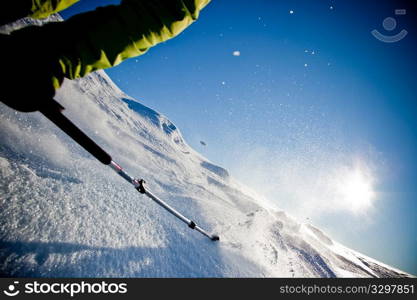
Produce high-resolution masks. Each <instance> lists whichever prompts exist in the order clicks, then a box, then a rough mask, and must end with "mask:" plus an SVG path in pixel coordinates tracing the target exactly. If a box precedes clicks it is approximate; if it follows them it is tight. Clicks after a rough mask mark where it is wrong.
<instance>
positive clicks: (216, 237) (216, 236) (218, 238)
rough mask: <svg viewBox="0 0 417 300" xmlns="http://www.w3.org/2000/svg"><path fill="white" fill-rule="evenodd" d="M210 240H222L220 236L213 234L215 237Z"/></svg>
mask: <svg viewBox="0 0 417 300" xmlns="http://www.w3.org/2000/svg"><path fill="white" fill-rule="evenodd" d="M210 239H211V240H212V241H219V240H220V237H219V236H218V235H215V234H213V235H212V236H211V237H210Z"/></svg>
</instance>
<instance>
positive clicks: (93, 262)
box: [0, 71, 411, 277]
mask: <svg viewBox="0 0 417 300" xmlns="http://www.w3.org/2000/svg"><path fill="white" fill-rule="evenodd" d="M56 99H57V101H59V102H60V103H61V104H62V105H63V106H64V107H65V108H66V109H65V111H64V113H65V115H67V116H68V117H69V118H70V119H71V120H73V121H74V123H76V124H77V125H78V126H79V127H80V128H81V129H83V130H84V131H85V132H86V133H87V134H88V135H90V136H91V137H92V138H93V139H94V140H95V141H97V143H98V144H99V145H101V146H102V147H103V148H104V149H106V150H107V151H108V153H110V154H111V155H112V157H113V159H114V160H115V161H116V162H118V163H119V164H120V165H121V166H123V167H124V169H125V170H126V171H127V172H128V173H129V174H131V175H133V176H137V177H138V178H144V179H145V180H146V182H147V184H148V187H149V188H150V189H151V190H152V192H153V193H154V194H155V195H157V196H158V197H160V198H161V199H163V200H164V201H166V202H167V203H168V204H169V205H171V206H173V207H174V208H175V209H177V210H178V211H179V212H181V213H183V214H184V215H185V216H187V217H189V218H191V219H193V220H194V221H195V222H196V223H197V224H198V225H200V226H201V227H203V228H205V229H207V230H209V231H212V232H216V233H218V234H219V235H220V241H219V242H212V241H210V240H209V239H207V238H206V237H204V236H202V235H201V234H199V233H198V232H195V231H193V230H190V229H189V228H188V227H187V226H186V225H185V224H184V223H182V222H180V221H179V220H178V219H176V218H175V217H173V216H172V215H170V214H168V213H167V212H166V211H165V210H163V209H162V208H161V207H159V206H158V205H157V204H155V203H154V202H152V201H151V200H149V199H148V198H146V197H144V196H143V195H141V194H139V193H138V192H137V191H136V190H135V189H134V188H132V186H131V185H129V184H128V183H127V182H125V181H124V180H123V179H122V178H120V177H119V176H117V174H115V173H114V172H113V171H112V170H110V168H108V167H106V166H104V165H102V164H100V163H99V162H98V161H96V160H95V159H94V158H93V157H91V156H90V155H89V154H88V153H86V152H85V151H84V150H83V149H82V148H81V147H79V146H78V145H76V144H75V143H74V142H73V141H72V140H71V139H70V138H69V137H67V136H66V135H65V134H64V133H62V132H61V131H60V130H59V129H57V128H56V127H55V126H54V125H53V124H52V123H50V122H49V121H48V120H47V119H45V118H44V117H43V116H42V115H41V114H39V113H37V112H36V113H27V114H23V113H16V112H15V111H13V110H12V109H9V108H8V107H6V106H5V105H3V104H1V105H0V136H1V140H0V175H1V177H0V178H1V181H0V191H1V193H0V274H1V275H2V276H19V277H26V276H40V277H402V276H411V275H409V274H406V273H404V272H402V271H400V270H396V269H394V268H392V267H389V266H386V265H384V264H382V263H380V262H378V261H375V260H373V259H371V258H368V257H366V256H364V255H362V254H360V253H357V252H355V251H353V250H351V249H348V248H346V247H344V246H342V245H340V244H338V243H337V242H335V241H334V240H332V239H331V238H330V237H328V236H327V235H326V234H325V233H323V232H322V231H320V230H319V229H318V228H315V227H314V226H312V225H310V224H303V223H300V222H298V221H297V220H295V219H294V218H292V217H291V216H289V215H288V214H286V213H285V212H284V211H278V210H274V209H272V208H270V207H268V206H266V205H265V201H264V200H263V199H262V198H261V197H259V196H258V195H257V194H256V193H255V192H253V191H251V190H250V187H247V186H243V185H242V184H240V183H239V182H237V181H236V180H235V179H233V174H230V173H229V172H228V171H227V170H225V169H224V168H222V167H220V166H217V165H216V164H214V163H213V162H210V161H208V160H207V159H206V158H204V157H203V156H202V155H200V154H199V153H198V152H196V151H195V150H194V149H192V148H191V147H190V146H189V145H188V144H187V143H186V141H185V140H184V138H183V137H182V135H181V132H180V131H179V129H178V128H177V127H176V126H175V125H174V124H173V123H172V122H171V121H169V119H168V118H167V117H165V116H164V115H162V114H161V113H159V112H157V111H155V110H154V109H151V108H149V107H147V106H145V105H144V104H143V103H142V102H139V101H137V100H135V99H133V98H132V97H129V96H128V95H126V94H125V93H123V92H122V91H121V90H120V89H119V88H118V87H117V86H116V85H115V84H114V83H113V82H112V81H111V79H110V78H109V77H108V76H107V75H106V74H105V72H103V71H99V72H96V73H93V74H91V75H89V76H87V77H85V78H83V79H80V80H74V81H69V80H67V81H65V82H64V85H63V87H62V88H61V89H60V90H59V92H58V94H57V96H56Z"/></svg>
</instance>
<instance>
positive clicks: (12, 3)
mask: <svg viewBox="0 0 417 300" xmlns="http://www.w3.org/2000/svg"><path fill="white" fill-rule="evenodd" d="M78 1H79V0H9V1H3V2H7V5H4V6H2V7H1V9H0V25H3V24H6V23H9V22H13V21H16V20H18V19H21V18H24V17H31V18H35V19H42V18H46V17H48V16H49V15H52V14H53V13H56V12H59V11H61V10H64V9H65V8H67V7H69V6H71V5H73V4H74V3H76V2H78Z"/></svg>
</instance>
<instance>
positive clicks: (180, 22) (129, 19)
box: [0, 0, 210, 104]
mask: <svg viewBox="0 0 417 300" xmlns="http://www.w3.org/2000/svg"><path fill="white" fill-rule="evenodd" d="M85 1H88V0H85ZM209 1H210V0H122V1H121V3H120V5H109V6H104V7H99V8H97V9H96V10H94V11H91V12H86V13H82V14H78V15H75V16H73V17H71V18H69V19H68V20H66V21H64V22H54V23H48V24H46V25H44V26H42V27H36V26H30V27H27V28H24V29H21V30H17V31H15V32H13V33H12V34H11V36H10V42H6V43H7V44H8V45H10V47H11V48H12V49H11V50H10V51H9V52H10V53H5V54H4V55H6V56H7V55H9V56H13V55H14V53H13V51H15V52H16V51H17V52H18V53H22V54H23V55H24V53H25V52H24V51H31V49H33V51H34V52H35V53H37V54H36V55H37V56H38V58H39V59H41V60H45V67H46V68H49V69H50V77H51V78H50V83H51V84H52V86H53V87H54V88H55V89H57V88H59V86H60V85H61V83H62V81H63V78H64V77H66V78H69V79H74V78H79V77H83V76H85V75H86V74H88V73H90V72H93V71H96V70H99V69H105V68H109V67H112V66H115V65H117V64H119V63H121V62H122V61H123V60H125V59H127V58H130V57H134V56H138V55H141V54H143V53H145V52H146V51H147V50H148V49H149V48H150V47H152V46H154V45H156V44H158V43H160V42H163V41H166V40H168V39H170V38H173V37H175V36H176V35H178V34H179V33H181V32H182V31H183V30H184V29H185V28H186V27H187V26H189V25H190V24H191V23H193V22H194V21H195V20H196V19H197V18H198V16H199V13H200V10H201V9H203V8H204V7H205V6H206V5H207V4H208V2H209ZM75 2H78V0H13V1H9V3H13V4H11V5H10V8H9V6H8V7H7V8H4V9H3V10H2V13H1V14H0V22H1V23H5V22H9V21H11V19H17V18H20V17H24V16H30V17H33V18H45V17H47V16H49V15H50V14H52V13H55V12H59V11H61V10H63V9H65V8H67V7H68V6H70V5H72V4H74V3H75ZM105 4H106V1H105V0H103V5H105ZM6 41H7V40H6ZM2 46H3V45H2ZM13 47H15V48H24V47H27V49H25V50H24V51H23V50H22V49H13ZM6 48H7V45H6ZM4 51H7V49H6V50H4ZM19 51H20V52H19ZM26 53H29V52H26ZM28 58H29V59H32V58H30V56H29V57H28ZM35 59H37V58H35ZM29 65H30V64H29ZM29 65H28V66H29ZM40 65H41V64H39V63H37V64H36V63H35V64H34V66H35V67H36V68H40ZM29 67H30V66H29ZM11 68H13V66H11ZM41 88H42V87H41ZM2 100H3V99H2ZM4 102H5V101H4ZM6 104H8V103H7V102H6Z"/></svg>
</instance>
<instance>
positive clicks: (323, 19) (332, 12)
mask: <svg viewBox="0 0 417 300" xmlns="http://www.w3.org/2000/svg"><path fill="white" fill-rule="evenodd" d="M103 2H106V1H81V2H80V3H79V4H76V5H74V6H73V7H72V8H69V9H68V10H66V11H65V12H64V13H63V14H62V15H63V16H64V18H68V17H69V16H71V15H72V14H74V13H78V12H81V11H85V10H90V9H93V8H94V7H95V6H97V5H100V4H102V3H103ZM118 2H119V1H108V2H106V3H118ZM411 3H412V1H376V0H375V1H361V2H360V4H359V2H358V3H356V2H353V1H328V0H298V1H295V0H294V1H262V0H260V1H238V0H227V1H219V0H217V1H213V2H212V3H210V4H209V5H208V6H207V7H206V8H205V9H204V11H203V12H202V13H201V16H200V19H199V20H198V21H197V22H196V23H195V24H193V25H192V26H190V27H189V28H188V29H187V30H186V31H184V32H183V33H182V34H181V35H180V36H178V37H176V38H175V39H172V40H170V41H167V42H165V43H163V44H161V45H158V46H156V47H154V48H152V49H151V50H150V51H149V52H148V53H146V54H145V55H143V56H141V57H137V58H132V59H129V60H127V61H125V62H124V63H122V64H121V65H119V66H117V67H114V68H112V69H109V70H107V73H108V74H109V75H110V77H111V78H112V79H113V80H114V81H115V82H116V83H117V84H118V85H119V87H120V88H121V89H122V90H124V91H125V92H126V93H127V94H129V95H131V96H133V97H135V98H136V99H138V100H140V101H142V102H143V103H144V104H145V105H147V106H150V107H152V108H154V109H156V110H158V111H159V112H161V113H163V114H165V115H166V116H168V117H169V119H170V120H172V121H173V122H174V123H175V124H176V125H177V126H178V127H179V128H180V130H181V131H182V133H183V135H184V137H185V138H186V140H187V141H188V143H189V144H190V145H191V146H192V147H193V148H195V149H196V150H197V151H199V152H201V153H202V154H203V155H205V156H206V157H207V158H209V159H210V160H211V161H213V162H215V163H217V164H219V165H222V166H224V167H226V168H227V169H228V170H229V171H230V172H231V173H232V175H233V176H234V177H236V178H237V179H239V180H241V181H242V182H243V183H245V184H247V185H248V186H249V187H251V188H252V189H254V190H256V191H257V192H258V193H259V194H261V195H263V196H264V197H265V198H266V199H267V200H268V202H269V203H270V204H271V205H273V206H277V207H280V208H283V209H285V210H286V211H288V212H289V213H291V214H293V215H294V216H296V217H297V218H298V219H300V220H301V221H303V222H310V223H312V224H314V225H317V226H318V227H319V228H321V229H323V230H324V231H325V232H327V233H328V234H329V235H330V236H332V237H333V238H335V239H336V240H338V241H339V242H341V243H342V244H345V245H346V246H349V247H352V248H353V249H356V250H358V251H360V252H362V253H364V254H367V255H369V256H371V257H373V258H376V259H379V260H381V261H383V262H385V263H387V264H390V265H393V266H397V267H399V268H401V269H403V270H406V271H408V272H411V273H413V274H417V257H416V255H415V253H417V201H416V196H415V195H416V194H417V185H416V184H415V182H416V178H417V162H416V160H417V96H416V95H417V79H416V78H417V76H416V67H417V60H416V54H415V53H416V50H417V49H416V47H417V46H416V45H417V43H416V28H417V26H416V24H415V20H416V10H415V5H412V4H411ZM395 9H406V10H407V11H406V14H405V15H395ZM387 17H393V18H394V19H395V20H396V21H397V27H396V28H395V29H394V30H392V31H391V32H389V31H387V30H386V29H385V28H384V27H383V25H382V21H383V20H384V19H385V18H387ZM373 29H377V30H378V31H379V32H381V33H383V34H386V35H394V34H397V33H398V32H400V31H401V30H402V29H405V30H407V31H408V35H407V36H406V37H405V38H404V39H403V40H401V41H399V42H396V43H383V42H381V41H379V40H377V39H376V38H374V37H373V36H372V35H371V30H373ZM236 51H238V52H236ZM200 141H204V142H205V143H206V146H204V145H202V144H201V143H200ZM355 174H356V175H357V176H356V175H355ZM358 174H359V175H358ZM355 176H356V177H355ZM355 178H356V179H355ZM349 187H351V188H349ZM355 189H356V190H359V192H358V191H356V192H355V191H353V190H355ZM355 193H356V194H355ZM352 195H353V196H355V195H356V196H357V197H356V198H355V199H361V200H360V201H358V200H354V199H353V198H352ZM368 198H369V199H368Z"/></svg>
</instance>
